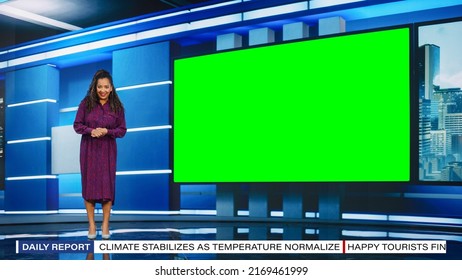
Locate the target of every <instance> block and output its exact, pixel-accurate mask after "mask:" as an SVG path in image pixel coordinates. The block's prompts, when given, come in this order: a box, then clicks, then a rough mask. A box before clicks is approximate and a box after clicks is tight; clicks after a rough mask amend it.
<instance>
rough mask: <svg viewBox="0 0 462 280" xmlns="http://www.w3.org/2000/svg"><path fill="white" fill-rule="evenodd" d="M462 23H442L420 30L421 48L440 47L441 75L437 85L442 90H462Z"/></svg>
mask: <svg viewBox="0 0 462 280" xmlns="http://www.w3.org/2000/svg"><path fill="white" fill-rule="evenodd" d="M461 34H462V22H452V23H442V24H437V25H429V26H421V27H420V28H419V46H422V45H425V44H433V45H437V46H439V47H440V50H441V58H440V74H439V75H438V76H437V77H435V81H434V83H435V85H439V86H440V87H441V88H462V55H461V52H460V47H461V46H462V36H460V35H461Z"/></svg>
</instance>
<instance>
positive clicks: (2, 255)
mask: <svg viewBox="0 0 462 280" xmlns="http://www.w3.org/2000/svg"><path fill="white" fill-rule="evenodd" d="M86 230H87V229H86V224H85V223H61V224H59V223H50V224H36V225H33V224H32V225H30V224H29V225H0V259H3V260H18V259H20V260H93V259H95V260H141V259H144V260H172V259H180V260H188V259H201V260H214V259H217V260H227V259H230V260H231V259H233V260H242V259H249V260H250V259H252V260H257V259H258V260H260V259H268V260H269V259H272V260H274V259H284V260H291V259H293V260H295V259H296V260H303V259H307V260H309V259H311V260H314V259H318V260H331V259H339V260H342V259H376V260H377V259H378V260H382V259H383V260H387V259H390V260H393V259H417V260H423V259H430V260H432V259H433V260H461V259H462V232H460V229H454V230H448V229H447V228H446V229H444V230H438V229H428V228H417V229H416V228H406V227H388V228H387V227H377V226H375V227H372V226H360V227H359V226H348V225H341V226H340V225H339V226H332V225H319V224H309V223H269V224H268V223H243V222H239V223H229V222H223V223H217V222H113V223H112V224H111V233H112V236H111V239H112V240H446V241H447V253H446V254H142V253H141V254H80V253H78V254H72V253H61V254H16V241H17V240H63V241H84V240H86V238H87V237H86V236H87V231H86ZM97 239H98V240H100V239H101V232H99V235H98V238H97Z"/></svg>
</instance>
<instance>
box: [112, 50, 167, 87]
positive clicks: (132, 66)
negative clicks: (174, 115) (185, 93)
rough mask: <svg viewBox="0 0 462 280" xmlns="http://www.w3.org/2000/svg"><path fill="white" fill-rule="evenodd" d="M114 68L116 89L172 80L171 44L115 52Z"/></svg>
mask: <svg viewBox="0 0 462 280" xmlns="http://www.w3.org/2000/svg"><path fill="white" fill-rule="evenodd" d="M112 67H113V78H114V83H115V85H116V87H125V86H133V85H139V84H147V83H153V82H160V81H167V80H170V43H169V42H163V43H157V44H151V45H146V46H140V47H135V48H129V49H124V50H120V51H114V53H113V62H112Z"/></svg>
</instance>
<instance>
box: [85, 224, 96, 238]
mask: <svg viewBox="0 0 462 280" xmlns="http://www.w3.org/2000/svg"><path fill="white" fill-rule="evenodd" d="M90 228H91V227H89V228H88V235H87V237H88V239H89V240H95V239H96V236H97V234H98V232H97V231H96V230H95V233H90Z"/></svg>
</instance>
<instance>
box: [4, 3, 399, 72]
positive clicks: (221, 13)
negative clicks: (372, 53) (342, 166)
mask: <svg viewBox="0 0 462 280" xmlns="http://www.w3.org/2000/svg"><path fill="white" fill-rule="evenodd" d="M396 1H397V0H383V1H380V2H381V3H382V2H396ZM348 2H349V3H351V2H353V1H348ZM355 2H358V3H364V4H361V5H358V4H356V5H354V4H355ZM285 3H287V2H286V1H282V0H279V1H276V0H273V1H244V0H239V1H227V2H223V3H220V4H212V5H205V6H202V7H197V8H192V9H189V10H188V9H186V10H182V11H175V12H171V13H165V14H161V15H156V16H152V17H148V18H144V19H139V18H138V19H134V20H132V21H129V22H122V23H119V24H114V25H106V26H100V27H95V28H92V29H87V30H82V31H74V32H72V33H70V34H67V35H64V36H59V37H57V38H52V39H49V40H46V41H42V42H36V43H32V44H29V45H23V46H18V47H16V48H13V49H9V50H6V51H1V52H0V56H4V58H1V59H2V61H0V71H1V70H5V69H7V68H10V67H18V66H23V65H27V64H31V63H37V62H40V61H47V60H53V59H57V58H61V57H63V56H68V55H75V54H80V53H84V52H88V51H95V50H101V51H103V50H104V51H106V50H105V48H110V49H116V46H117V47H123V46H124V45H127V44H136V43H138V42H139V43H144V42H141V41H143V40H151V41H156V40H161V38H162V37H164V36H172V35H175V36H181V34H182V33H183V32H190V31H198V30H203V29H206V28H211V27H220V26H224V25H229V24H236V23H243V22H245V21H248V20H252V21H253V20H255V19H266V20H268V19H269V18H270V17H274V16H280V15H288V14H295V13H300V12H304V11H306V13H308V14H315V12H309V11H310V9H309V1H300V2H295V1H293V2H292V3H290V4H285ZM334 4H335V3H334ZM351 4H352V5H348V4H343V5H334V6H332V7H333V8H332V9H330V10H329V12H332V11H335V9H336V8H335V7H336V6H339V7H340V8H342V9H347V8H349V7H351V8H354V7H356V8H357V7H361V6H371V5H374V3H373V1H372V2H371V1H354V2H353V3H351ZM340 8H338V9H340ZM324 12H326V11H324ZM318 16H320V15H319V14H318ZM189 19H191V20H190V21H188V20H189ZM185 21H186V22H185ZM146 24H153V25H154V24H156V25H157V26H156V27H155V28H152V29H149V30H146V28H147V27H148V26H146ZM136 29H138V31H136V32H133V30H136ZM130 31H131V32H132V33H129V34H128V32H130ZM117 33H119V34H121V35H119V36H118V34H117ZM98 37H99V38H98ZM96 38H98V39H96ZM92 39H93V41H90V40H92ZM72 40H74V41H75V43H76V44H74V45H71V44H72V43H73V41H72ZM53 44H59V45H60V47H61V48H59V49H56V48H53V46H54V45H53ZM63 45H64V47H63ZM66 45H67V46H66ZM58 47H59V46H58ZM34 48H36V50H35V51H34ZM20 51H21V52H23V53H17V52H20Z"/></svg>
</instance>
